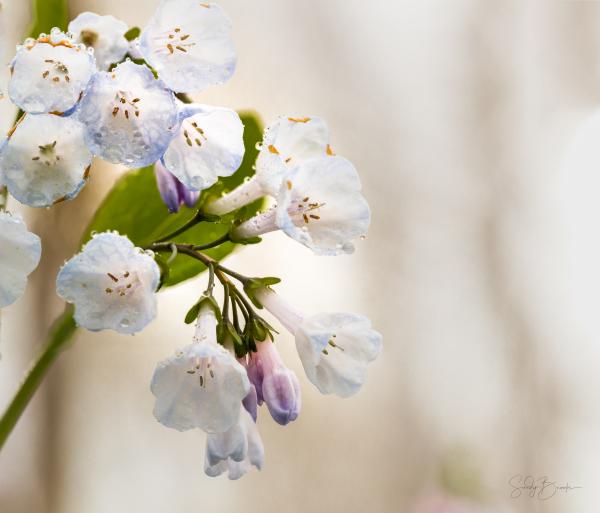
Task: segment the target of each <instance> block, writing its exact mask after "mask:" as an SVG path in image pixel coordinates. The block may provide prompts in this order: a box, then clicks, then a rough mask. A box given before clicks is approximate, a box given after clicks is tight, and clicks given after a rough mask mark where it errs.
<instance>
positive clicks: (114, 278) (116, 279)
mask: <svg viewBox="0 0 600 513" xmlns="http://www.w3.org/2000/svg"><path fill="white" fill-rule="evenodd" d="M106 275H107V276H108V277H109V278H110V279H111V280H112V281H114V282H115V283H116V282H118V281H119V278H117V277H116V276H115V275H114V274H111V273H106Z"/></svg>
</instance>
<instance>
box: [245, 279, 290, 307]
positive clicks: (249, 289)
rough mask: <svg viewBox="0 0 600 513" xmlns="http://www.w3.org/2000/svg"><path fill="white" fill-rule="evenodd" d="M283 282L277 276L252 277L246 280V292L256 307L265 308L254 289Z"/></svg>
mask: <svg viewBox="0 0 600 513" xmlns="http://www.w3.org/2000/svg"><path fill="white" fill-rule="evenodd" d="M279 282H281V279H280V278H277V277H275V276H265V277H264V278H250V279H249V280H247V281H246V282H244V292H245V293H246V295H247V296H248V298H249V299H250V301H252V304H253V305H254V306H256V308H260V309H262V308H263V305H262V304H261V302H260V301H259V300H258V299H257V297H256V295H255V294H254V291H255V290H257V289H263V288H265V287H270V286H271V285H276V284H277V283H279Z"/></svg>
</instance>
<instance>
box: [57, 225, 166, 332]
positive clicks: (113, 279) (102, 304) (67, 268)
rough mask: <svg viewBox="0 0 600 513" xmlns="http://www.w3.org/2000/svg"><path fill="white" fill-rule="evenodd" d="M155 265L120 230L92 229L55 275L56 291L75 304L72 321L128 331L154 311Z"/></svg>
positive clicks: (139, 326)
mask: <svg viewBox="0 0 600 513" xmlns="http://www.w3.org/2000/svg"><path fill="white" fill-rule="evenodd" d="M159 279H160V270H159V268H158V265H157V264H156V262H155V261H154V258H152V256H151V255H150V254H148V253H146V252H144V251H142V250H141V249H139V248H136V247H135V246H134V245H133V243H132V242H131V241H130V240H129V239H128V238H127V237H124V236H122V235H119V234H117V233H114V232H105V233H100V234H97V235H95V236H94V237H93V238H92V240H90V241H89V242H88V243H87V244H86V245H85V246H84V247H83V250H82V251H81V253H79V254H78V255H75V256H74V257H73V258H71V259H70V260H69V261H68V262H67V263H66V264H65V265H64V266H63V267H62V269H61V270H60V272H59V273H58V277H57V278H56V291H57V293H58V295H59V296H60V297H62V298H63V299H64V300H65V301H67V302H69V303H74V304H75V321H76V322H77V324H78V325H79V326H82V327H83V328H87V329H88V330H91V331H99V330H104V329H112V330H115V331H117V332H119V333H124V334H131V333H136V332H138V331H141V330H142V329H143V328H145V327H146V326H147V325H148V324H149V323H150V322H151V321H152V320H153V319H154V318H155V317H156V297H155V292H156V289H157V287H158V283H159Z"/></svg>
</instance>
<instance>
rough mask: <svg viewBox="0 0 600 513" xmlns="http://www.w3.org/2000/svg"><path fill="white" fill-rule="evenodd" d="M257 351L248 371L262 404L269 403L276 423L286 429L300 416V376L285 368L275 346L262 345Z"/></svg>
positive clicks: (268, 342) (266, 343) (264, 343)
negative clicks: (286, 426)
mask: <svg viewBox="0 0 600 513" xmlns="http://www.w3.org/2000/svg"><path fill="white" fill-rule="evenodd" d="M256 348H257V351H256V352H251V353H249V355H248V364H247V369H248V377H249V378H250V381H251V383H252V384H253V385H254V387H255V389H256V394H257V401H258V404H262V403H263V402H265V403H267V407H268V408H269V413H270V414H271V417H273V420H275V422H277V423H278V424H281V425H282V426H285V425H286V424H288V423H289V422H292V421H294V420H296V419H297V418H298V414H299V413H300V404H301V394H300V383H299V382H298V378H297V377H296V374H294V372H293V371H291V370H290V369H288V368H287V367H286V366H285V365H284V364H283V361H282V360H281V356H280V355H279V352H278V351H277V349H276V348H275V344H273V342H271V341H270V340H266V341H265V342H258V343H257V344H256Z"/></svg>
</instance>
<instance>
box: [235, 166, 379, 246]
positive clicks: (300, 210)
mask: <svg viewBox="0 0 600 513" xmlns="http://www.w3.org/2000/svg"><path fill="white" fill-rule="evenodd" d="M370 223H371V210H370V208H369V204H368V203H367V200H366V199H365V198H364V196H363V195H362V193H361V183H360V179H359V177H358V173H357V172H356V169H355V168H354V166H353V165H352V164H351V163H350V162H349V161H348V160H346V159H345V158H343V157H321V158H314V159H309V160H307V161H305V162H304V163H302V164H300V165H299V166H297V167H295V168H294V169H292V170H291V171H290V172H289V173H288V174H287V175H286V177H285V180H284V183H283V184H282V185H281V189H280V192H279V196H278V197H277V207H276V208H273V209H271V210H269V211H267V212H265V213H262V214H259V215H258V216H255V217H254V218H252V219H249V220H248V221H246V222H244V223H242V224H241V225H240V226H238V227H237V228H235V229H234V230H233V233H232V234H233V236H234V237H235V238H237V239H248V238H252V237H256V236H259V235H262V234H264V233H268V232H271V231H274V230H278V229H280V230H282V231H283V232H285V234H286V235H288V236H289V237H291V238H292V239H294V240H296V241H298V242H300V243H301V244H304V245H305V246H307V247H308V248H310V249H311V250H312V251H313V252H315V253H316V254H317V255H338V254H340V253H352V252H353V251H354V245H353V244H352V241H353V240H354V239H356V238H358V237H361V236H363V235H364V234H365V233H366V232H367V230H368V228H369V224H370Z"/></svg>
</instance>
